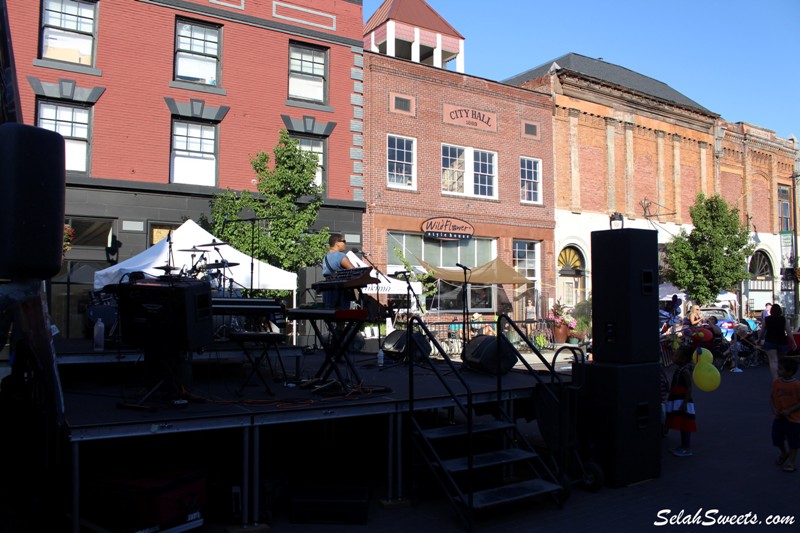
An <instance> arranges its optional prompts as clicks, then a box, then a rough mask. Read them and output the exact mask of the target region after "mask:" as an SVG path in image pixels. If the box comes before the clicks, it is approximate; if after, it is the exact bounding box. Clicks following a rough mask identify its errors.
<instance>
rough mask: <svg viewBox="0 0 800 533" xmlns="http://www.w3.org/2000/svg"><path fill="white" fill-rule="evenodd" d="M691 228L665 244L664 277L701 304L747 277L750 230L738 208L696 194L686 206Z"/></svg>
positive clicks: (713, 299)
mask: <svg viewBox="0 0 800 533" xmlns="http://www.w3.org/2000/svg"><path fill="white" fill-rule="evenodd" d="M689 214H690V215H691V217H692V224H693V225H694V229H692V232H691V233H689V234H687V233H686V230H684V229H682V230H681V233H680V234H679V235H678V236H676V237H675V238H674V239H672V241H671V242H669V243H667V246H666V263H667V264H666V270H665V273H664V277H665V278H666V280H667V281H669V282H671V283H672V284H674V285H675V286H676V287H678V288H680V289H682V290H684V291H686V292H687V293H688V294H689V296H690V297H691V298H692V299H694V300H695V301H697V302H698V303H700V304H701V305H708V304H712V303H714V302H715V301H716V299H717V296H718V295H719V291H722V290H734V289H735V288H736V287H737V285H738V284H739V283H740V282H742V281H743V280H745V279H747V278H748V277H749V273H748V271H747V258H748V257H749V256H750V255H752V254H753V251H754V246H753V244H752V243H751V242H750V232H749V231H748V229H747V227H746V226H745V225H744V223H743V222H742V220H741V217H740V215H739V210H738V209H736V208H731V207H730V206H729V205H728V203H727V202H725V200H724V199H723V198H722V197H721V196H720V195H718V194H715V195H714V196H710V197H706V196H705V195H703V194H698V195H697V199H696V201H695V205H694V206H692V207H691V208H690V209H689Z"/></svg>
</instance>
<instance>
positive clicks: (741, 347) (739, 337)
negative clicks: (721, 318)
mask: <svg viewBox="0 0 800 533" xmlns="http://www.w3.org/2000/svg"><path fill="white" fill-rule="evenodd" d="M746 337H747V326H738V327H737V328H736V331H735V332H734V334H733V342H731V345H730V346H729V347H728V349H727V350H726V351H725V353H724V354H723V355H724V356H725V357H728V356H730V358H731V372H733V373H734V374H738V373H739V372H741V371H742V369H741V368H739V357H740V355H741V354H742V353H743V352H744V351H745V350H747V349H748V348H747V346H746V345H745V338H746Z"/></svg>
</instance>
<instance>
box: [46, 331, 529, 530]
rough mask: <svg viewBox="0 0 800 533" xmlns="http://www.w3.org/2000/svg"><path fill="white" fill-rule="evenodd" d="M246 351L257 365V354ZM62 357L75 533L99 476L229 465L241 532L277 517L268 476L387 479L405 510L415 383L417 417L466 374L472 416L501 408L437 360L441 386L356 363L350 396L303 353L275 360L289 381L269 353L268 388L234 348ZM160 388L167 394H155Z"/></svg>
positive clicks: (522, 387) (521, 387)
mask: <svg viewBox="0 0 800 533" xmlns="http://www.w3.org/2000/svg"><path fill="white" fill-rule="evenodd" d="M371 344H372V345H371V346H370V344H368V345H367V349H369V348H371V347H375V348H377V344H376V343H375V341H373V342H372V343H371ZM248 348H249V349H250V350H251V354H252V355H251V357H257V356H258V354H259V353H260V349H259V348H255V349H253V347H252V346H249V347H248ZM55 350H56V359H57V372H58V375H59V381H60V387H61V389H62V390H61V394H62V396H63V406H64V421H65V423H64V428H63V429H64V431H63V433H64V436H65V437H64V438H65V441H66V443H67V446H68V447H69V454H70V455H71V457H70V462H71V464H72V468H71V476H70V477H71V481H70V483H71V491H70V492H71V495H72V499H71V502H70V503H69V504H68V507H69V509H68V513H69V515H70V516H71V520H72V528H73V531H78V530H79V529H80V528H79V523H81V521H82V519H83V518H84V517H85V516H86V515H87V514H91V512H92V508H91V506H88V503H89V502H88V499H89V498H88V497H87V498H84V499H82V498H81V493H82V491H85V490H87V488H90V487H92V486H93V484H94V482H95V480H96V479H97V478H98V477H103V476H107V475H109V474H110V473H113V472H114V471H115V469H118V470H119V471H121V472H124V471H126V470H130V467H131V466H132V465H136V466H135V468H146V467H147V466H148V465H150V466H153V467H155V468H158V469H160V470H162V471H163V469H164V468H167V467H169V466H170V465H171V466H176V465H179V466H182V467H185V469H184V470H186V469H188V470H192V469H193V468H195V467H196V468H199V469H203V468H206V469H212V470H213V468H211V466H210V464H211V463H214V464H216V463H218V462H220V461H221V462H224V463H226V464H228V466H229V468H228V471H227V475H230V474H231V470H232V471H233V472H235V474H234V475H233V479H230V480H227V486H229V488H226V489H224V490H222V492H223V493H225V494H226V495H228V494H229V493H230V491H231V490H233V491H234V492H235V491H237V490H238V491H239V496H237V497H232V496H231V497H232V498H233V499H237V498H238V500H237V501H238V502H239V505H240V509H239V510H238V511H237V512H236V513H234V515H235V516H237V517H238V518H237V519H239V520H241V524H242V526H244V527H246V526H252V525H253V524H255V523H258V522H260V521H261V522H263V521H264V516H265V514H264V513H265V509H264V508H265V507H267V508H268V510H269V512H272V511H273V510H274V509H273V507H272V505H271V503H270V501H269V500H265V497H264V495H263V494H261V495H259V491H264V490H267V489H265V483H264V478H269V477H270V474H265V472H281V473H280V474H277V475H279V476H280V477H282V478H284V479H286V478H290V479H291V484H292V485H295V486H297V485H298V483H299V484H300V485H306V486H307V487H313V486H321V485H324V486H332V487H339V488H341V487H342V486H344V485H347V484H348V483H352V482H353V481H354V480H357V479H362V478H374V477H375V471H376V470H377V471H380V472H381V474H384V475H385V477H384V476H383V475H382V476H380V477H381V479H382V480H384V481H385V486H386V488H385V493H384V494H383V495H382V496H383V497H385V499H386V500H389V501H392V500H399V499H403V498H404V497H405V494H404V492H405V491H406V488H405V480H404V475H405V474H404V473H405V467H404V465H403V464H402V461H403V451H402V449H400V448H399V447H400V443H401V442H402V440H403V438H402V431H403V430H402V425H401V422H400V420H401V417H400V415H402V414H403V413H406V412H408V410H409V387H410V383H411V380H413V390H414V408H415V409H417V410H444V411H447V410H448V409H450V408H452V407H453V399H452V398H451V396H450V394H448V392H447V389H446V387H445V385H446V386H447V387H450V388H451V389H452V390H454V391H456V392H457V393H459V392H458V391H462V393H465V391H464V390H463V385H462V383H461V382H460V380H459V379H458V378H459V376H457V375H455V374H456V373H457V374H459V375H460V377H461V378H463V379H464V380H465V381H466V383H467V384H468V387H469V388H470V389H471V391H472V394H473V402H474V403H475V404H488V403H491V402H497V400H498V381H497V377H496V376H492V375H489V374H485V373H481V372H478V371H474V370H469V369H466V368H463V366H462V365H461V364H460V362H457V363H456V364H457V370H456V371H455V372H454V371H453V370H452V369H451V368H449V367H448V366H447V365H446V364H445V363H444V361H443V360H440V359H437V358H433V359H432V362H433V364H434V365H436V366H437V368H439V370H440V372H441V374H442V375H443V376H444V380H443V381H444V383H443V381H442V380H440V378H439V377H437V375H436V373H435V372H434V371H433V370H432V369H431V368H429V367H428V366H427V365H426V364H423V363H419V362H416V363H414V364H408V363H407V362H406V361H403V360H397V359H392V358H390V357H388V356H387V357H386V359H385V362H384V365H383V366H378V364H377V363H378V362H377V357H376V354H375V353H372V352H359V353H351V354H350V355H349V357H350V360H351V362H352V367H350V366H348V365H346V364H344V363H343V362H339V363H337V368H338V372H331V374H330V377H332V378H336V377H337V374H338V375H341V376H342V377H343V381H344V383H340V382H339V381H338V380H335V379H333V380H331V379H328V380H319V379H317V380H315V379H314V376H315V374H317V373H318V371H319V369H320V368H321V367H322V365H323V364H324V363H325V355H324V353H323V352H322V351H320V350H317V351H313V352H310V353H305V352H309V350H303V349H301V348H300V347H295V346H289V345H285V344H281V345H279V346H278V350H279V351H280V353H281V357H282V359H283V367H284V369H285V372H286V374H287V375H282V374H283V370H282V369H281V364H280V361H278V360H277V358H276V352H275V348H274V347H270V348H269V352H268V353H269V359H270V361H269V363H270V365H271V368H272V372H270V368H269V366H267V362H266V360H264V361H262V362H263V364H262V365H261V366H260V367H259V372H260V373H261V377H263V378H264V380H263V381H262V380H261V379H260V377H259V375H258V373H256V374H254V375H251V376H249V379H248V374H250V373H251V371H252V365H251V364H250V359H248V358H247V357H246V356H245V355H244V353H243V351H242V346H241V345H240V344H236V343H232V342H215V343H214V344H213V345H212V346H210V347H209V348H207V349H204V350H203V351H201V352H198V353H192V354H190V355H185V354H184V355H182V356H180V357H178V358H176V360H175V361H173V362H172V364H171V365H170V366H169V369H168V370H166V369H165V368H164V367H163V366H159V365H155V368H154V365H152V364H150V363H149V362H148V361H146V360H145V357H144V356H143V354H142V353H141V352H140V351H137V350H132V349H127V348H114V347H113V346H107V349H106V350H105V351H103V352H100V353H97V352H92V351H91V344H90V343H89V342H88V341H70V342H57V343H56V345H55ZM356 374H357V375H358V378H356ZM161 378H165V383H164V385H163V386H161V387H157V388H156V389H155V390H154V386H155V385H156V383H157V382H158V381H159V380H160V379H161ZM500 381H501V389H502V393H501V395H500V397H499V398H500V400H501V401H504V402H505V401H508V402H511V403H519V404H520V405H521V406H524V405H526V404H527V403H529V402H530V403H531V404H532V403H533V397H534V389H535V387H536V386H537V380H536V378H535V377H534V376H532V375H530V374H528V373H525V372H523V371H518V370H516V369H514V370H511V371H510V372H508V373H507V374H505V375H503V376H501V377H500ZM143 399H144V400H143ZM531 408H532V406H531ZM519 410H520V411H523V410H524V409H519ZM334 421H340V422H341V424H334ZM141 437H146V438H145V439H142V438H141ZM298 451H302V453H300V454H298ZM328 451H330V453H328ZM330 455H334V456H335V457H330ZM101 457H102V458H103V459H102V460H101V459H98V458H101ZM356 464H358V466H356ZM126 467H127V468H126ZM359 472H360V473H359ZM211 492H214V491H211ZM84 500H86V501H84ZM226 503H227V502H226ZM273 503H274V502H273Z"/></svg>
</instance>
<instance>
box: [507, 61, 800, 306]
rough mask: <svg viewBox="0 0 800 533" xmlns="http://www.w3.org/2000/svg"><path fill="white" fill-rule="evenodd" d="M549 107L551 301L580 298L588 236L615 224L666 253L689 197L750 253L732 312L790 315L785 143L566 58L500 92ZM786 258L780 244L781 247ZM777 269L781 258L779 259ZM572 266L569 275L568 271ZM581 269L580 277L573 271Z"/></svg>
mask: <svg viewBox="0 0 800 533" xmlns="http://www.w3.org/2000/svg"><path fill="white" fill-rule="evenodd" d="M504 82H505V83H509V84H512V85H519V86H523V87H528V88H531V89H544V90H546V91H547V92H548V93H550V94H551V95H552V96H553V100H554V104H555V105H554V112H553V131H554V133H553V135H554V139H555V143H554V153H555V157H556V161H555V169H554V176H555V185H554V188H555V207H556V221H557V226H556V232H555V241H556V244H555V247H556V250H557V253H558V259H557V262H558V265H557V268H558V269H559V276H558V281H557V285H558V295H559V297H561V298H562V299H563V301H565V302H566V303H571V302H573V301H576V300H579V299H582V298H583V297H585V294H587V291H590V290H591V287H590V277H589V276H588V275H587V273H588V272H591V258H590V250H589V242H590V234H591V231H594V230H597V229H604V228H608V227H609V226H608V225H609V215H611V214H613V213H615V212H618V213H621V214H622V215H623V216H624V218H625V221H624V223H625V226H626V227H638V228H646V229H656V230H658V232H659V242H660V243H665V242H668V241H669V240H670V239H671V238H672V236H673V235H675V234H676V233H677V232H678V231H679V229H680V227H682V226H683V227H688V226H689V225H690V224H691V217H690V215H689V208H690V207H691V206H692V205H693V204H694V201H695V197H696V195H697V194H698V193H704V194H706V195H712V194H715V193H719V194H720V195H721V196H722V197H723V198H725V199H726V200H727V201H728V203H730V204H731V205H733V206H734V207H738V208H739V209H740V211H741V213H742V216H743V220H744V221H746V222H747V223H748V224H749V226H750V227H751V228H752V230H753V233H754V240H755V242H756V243H757V250H756V252H755V254H754V255H753V257H752V259H751V261H750V265H749V268H750V272H751V280H750V281H749V282H747V283H746V284H745V286H744V287H742V288H741V289H742V290H741V291H740V292H741V293H742V299H741V301H740V303H741V307H742V312H747V311H748V310H750V311H755V310H760V309H762V308H763V305H764V303H766V302H771V301H781V302H782V303H784V304H786V305H785V307H786V308H787V309H789V310H790V312H792V311H791V310H792V309H793V308H794V301H795V300H794V292H793V291H794V284H793V283H783V284H781V283H779V282H778V280H780V277H781V272H782V270H781V269H782V267H783V268H785V267H788V266H790V265H789V264H787V258H786V257H784V256H786V255H787V253H788V256H789V258H791V256H792V254H791V252H790V251H788V252H787V250H786V249H785V248H784V249H783V250H782V248H781V239H780V232H791V231H792V229H793V224H794V223H793V220H792V215H791V214H792V213H793V212H794V201H793V198H794V197H795V193H794V189H793V185H792V183H793V175H795V174H796V172H795V162H796V161H797V160H798V157H799V153H798V147H797V144H796V141H794V140H786V139H781V138H778V137H777V136H776V135H775V133H774V132H772V131H769V130H767V129H764V128H761V127H757V126H753V125H750V124H745V123H737V124H731V123H729V122H727V121H725V120H724V119H723V118H722V117H720V116H719V115H718V114H716V113H713V112H712V111H709V110H708V109H706V108H704V107H703V106H702V105H700V104H698V103H697V102H694V101H692V100H691V99H689V98H687V97H686V96H685V95H682V94H681V93H679V92H678V91H675V90H674V89H672V88H671V87H669V86H668V85H666V84H664V83H662V82H660V81H658V80H654V79H652V78H648V77H647V76H645V75H642V74H639V73H636V72H632V71H630V70H628V69H625V68H624V67H621V66H618V65H613V64H610V63H606V62H604V61H602V60H598V59H592V58H588V57H585V56H581V55H578V54H567V55H565V56H562V57H559V58H557V59H554V60H551V61H548V62H546V63H544V64H542V65H541V66H539V67H536V68H533V69H531V70H529V71H526V72H524V73H522V74H519V75H517V76H514V77H512V78H509V79H507V80H504ZM789 245H790V246H791V243H789ZM782 257H783V258H782ZM573 265H575V266H580V267H581V268H579V269H578V273H577V275H576V272H575V268H573V267H572V266H573ZM584 265H585V266H584Z"/></svg>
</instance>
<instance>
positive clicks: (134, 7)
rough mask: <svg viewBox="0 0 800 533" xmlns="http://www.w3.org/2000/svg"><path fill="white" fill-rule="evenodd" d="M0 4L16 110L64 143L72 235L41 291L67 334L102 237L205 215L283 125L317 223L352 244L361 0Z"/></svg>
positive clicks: (99, 257) (357, 196)
mask: <svg viewBox="0 0 800 533" xmlns="http://www.w3.org/2000/svg"><path fill="white" fill-rule="evenodd" d="M8 12H9V13H8V14H9V19H10V27H11V35H12V42H13V49H14V55H15V63H16V69H17V74H18V83H19V90H20V94H21V107H22V116H23V119H24V121H25V123H27V124H35V125H39V126H41V127H44V128H48V129H54V130H56V131H58V132H60V133H61V134H62V135H63V136H64V137H65V139H66V145H67V158H66V165H67V198H66V216H67V222H69V223H70V224H72V225H73V227H74V228H75V230H76V240H75V242H74V243H73V249H72V250H71V251H69V252H68V254H67V256H66V259H67V260H66V261H65V262H64V268H63V271H62V273H61V274H60V275H59V276H57V277H56V278H55V279H54V280H53V290H52V291H51V294H52V299H53V301H52V304H51V309H52V310H53V315H54V320H55V322H56V324H57V325H58V326H59V328H61V329H62V331H64V332H65V333H67V334H70V335H74V334H79V332H80V329H81V328H82V327H83V325H84V322H83V316H82V311H81V309H82V307H83V305H84V304H85V303H86V302H85V298H84V296H81V293H82V294H83V295H85V293H86V291H87V290H88V289H89V288H91V286H90V285H88V286H87V285H82V283H88V284H91V282H92V274H93V272H94V271H96V270H98V269H100V268H104V267H106V266H108V264H109V263H108V259H109V258H108V256H107V250H106V248H107V245H108V242H109V240H110V239H111V237H112V236H113V237H114V238H116V239H117V240H118V241H120V242H121V243H123V244H122V247H121V248H120V249H119V251H118V253H113V252H114V250H111V252H112V255H113V256H116V258H117V259H118V260H124V259H126V258H128V257H131V256H133V255H135V254H137V253H139V252H141V251H142V250H143V249H145V248H146V247H148V246H149V245H151V244H153V243H154V242H156V241H158V240H160V239H161V238H162V237H163V236H164V234H165V232H166V231H167V230H168V229H170V228H174V227H176V226H178V225H179V224H180V223H181V222H182V221H183V220H185V219H186V218H193V219H195V220H197V219H198V218H199V217H200V216H201V215H206V216H208V215H209V214H210V208H209V199H210V198H211V197H212V196H213V195H215V194H218V193H219V192H221V191H223V190H225V189H228V188H230V189H234V190H242V189H249V190H255V187H254V182H253V180H254V178H255V173H254V171H253V170H252V168H251V166H250V157H251V156H252V155H255V154H256V153H258V152H259V151H266V152H268V153H271V152H272V149H273V148H274V147H275V145H276V144H277V141H278V135H279V132H280V130H281V129H286V130H288V131H289V133H290V134H291V135H292V136H294V137H296V138H298V139H299V140H300V142H301V146H302V147H303V148H304V149H307V150H310V151H313V152H315V153H317V154H318V156H319V158H320V168H319V172H318V174H319V180H320V183H321V184H322V185H323V187H324V199H325V206H324V208H323V210H322V211H321V213H320V217H319V221H318V225H319V227H324V226H327V227H330V228H331V229H332V230H336V231H341V232H344V233H345V234H346V235H347V239H348V242H354V243H355V244H356V245H358V243H359V241H360V234H361V215H362V213H363V210H364V203H363V169H362V151H363V144H364V137H363V121H362V117H363V71H362V53H361V35H362V27H363V17H362V9H361V1H360V0H344V1H336V0H313V1H312V0H291V1H281V2H278V1H274V2H273V1H270V2H262V1H253V0H61V1H58V2H52V1H48V0H42V1H38V0H9V1H8ZM198 244H200V243H198ZM112 258H113V257H112ZM68 293H69V294H70V295H71V297H69V298H67V296H66V295H67V294H68Z"/></svg>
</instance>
